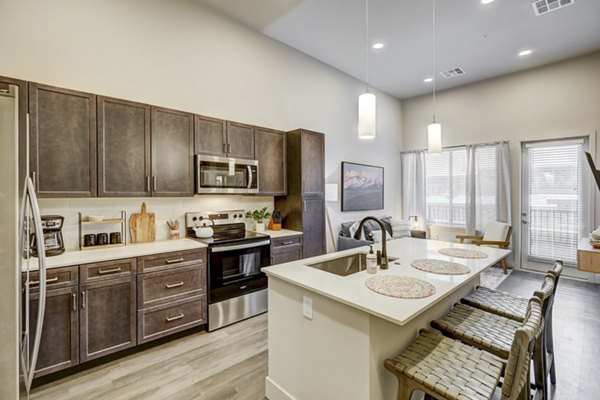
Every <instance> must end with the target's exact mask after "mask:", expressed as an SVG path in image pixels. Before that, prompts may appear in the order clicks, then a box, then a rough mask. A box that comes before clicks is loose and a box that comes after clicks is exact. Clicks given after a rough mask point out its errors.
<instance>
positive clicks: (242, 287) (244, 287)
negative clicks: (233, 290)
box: [240, 285, 248, 290]
mask: <svg viewBox="0 0 600 400" xmlns="http://www.w3.org/2000/svg"><path fill="white" fill-rule="evenodd" d="M247 287H248V286H246V285H243V286H240V290H244V289H246V288H247Z"/></svg>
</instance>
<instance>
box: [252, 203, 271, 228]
mask: <svg viewBox="0 0 600 400" xmlns="http://www.w3.org/2000/svg"><path fill="white" fill-rule="evenodd" d="M246 218H252V219H253V220H254V223H255V228H254V230H255V231H256V232H264V231H265V221H266V220H268V219H269V218H271V213H270V212H269V211H267V207H263V208H262V209H260V210H254V211H248V212H247V213H246Z"/></svg>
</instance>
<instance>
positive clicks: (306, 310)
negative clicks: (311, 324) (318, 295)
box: [302, 296, 313, 319]
mask: <svg viewBox="0 0 600 400" xmlns="http://www.w3.org/2000/svg"><path fill="white" fill-rule="evenodd" d="M302 315H304V316H305V317H306V318H308V319H312V318H313V301H312V298H310V297H306V296H302Z"/></svg>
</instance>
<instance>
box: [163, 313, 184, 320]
mask: <svg viewBox="0 0 600 400" xmlns="http://www.w3.org/2000/svg"><path fill="white" fill-rule="evenodd" d="M181 318H183V313H181V314H179V315H176V316H174V317H167V318H166V319H167V322H173V321H177V320H178V319H181Z"/></svg>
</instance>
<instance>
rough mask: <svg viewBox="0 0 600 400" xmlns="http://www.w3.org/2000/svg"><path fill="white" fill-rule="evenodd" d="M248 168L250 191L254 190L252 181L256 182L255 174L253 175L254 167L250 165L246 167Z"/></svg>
mask: <svg viewBox="0 0 600 400" xmlns="http://www.w3.org/2000/svg"><path fill="white" fill-rule="evenodd" d="M246 168H248V189H252V181H253V180H254V174H253V173H252V167H251V166H250V165H246Z"/></svg>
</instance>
